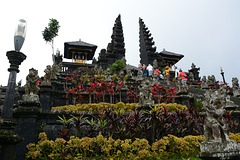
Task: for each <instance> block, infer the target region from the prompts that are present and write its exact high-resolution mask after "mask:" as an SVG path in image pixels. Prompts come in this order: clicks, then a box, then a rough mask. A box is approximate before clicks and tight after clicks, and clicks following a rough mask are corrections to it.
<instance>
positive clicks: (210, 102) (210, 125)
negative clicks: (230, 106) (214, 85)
mask: <svg viewBox="0 0 240 160" xmlns="http://www.w3.org/2000/svg"><path fill="white" fill-rule="evenodd" d="M222 96H223V95H221V91H212V90H208V91H206V93H205V97H206V99H205V102H204V103H203V105H204V109H205V111H206V113H207V117H206V118H205V123H204V136H205V140H206V141H207V142H209V141H210V142H225V141H230V140H229V138H228V135H227V130H228V124H227V121H226V120H225V119H224V117H223V115H224V113H225V109H224V108H225V106H224V105H225V102H224V100H223V99H222Z"/></svg>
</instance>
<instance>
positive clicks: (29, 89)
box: [22, 68, 40, 102]
mask: <svg viewBox="0 0 240 160" xmlns="http://www.w3.org/2000/svg"><path fill="white" fill-rule="evenodd" d="M38 80H39V76H38V70H36V69H34V68H31V69H29V74H28V75H27V78H26V85H25V86H24V88H25V94H24V95H23V96H22V101H23V102H39V97H38V91H39V89H40V88H39V87H38V86H37V82H38Z"/></svg>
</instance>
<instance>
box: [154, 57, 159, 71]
mask: <svg viewBox="0 0 240 160" xmlns="http://www.w3.org/2000/svg"><path fill="white" fill-rule="evenodd" d="M153 68H154V69H157V68H158V62H157V59H154V61H153Z"/></svg>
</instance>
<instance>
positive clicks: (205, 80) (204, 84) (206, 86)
mask: <svg viewBox="0 0 240 160" xmlns="http://www.w3.org/2000/svg"><path fill="white" fill-rule="evenodd" d="M208 88H209V87H208V83H207V78H206V76H203V77H202V83H201V89H208Z"/></svg>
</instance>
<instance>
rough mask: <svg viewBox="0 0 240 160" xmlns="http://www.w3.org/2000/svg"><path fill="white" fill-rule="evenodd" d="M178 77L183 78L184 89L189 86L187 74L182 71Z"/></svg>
mask: <svg viewBox="0 0 240 160" xmlns="http://www.w3.org/2000/svg"><path fill="white" fill-rule="evenodd" d="M178 77H181V78H182V84H183V87H185V86H186V84H187V74H186V73H185V72H183V71H182V69H180V70H179V74H178Z"/></svg>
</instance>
